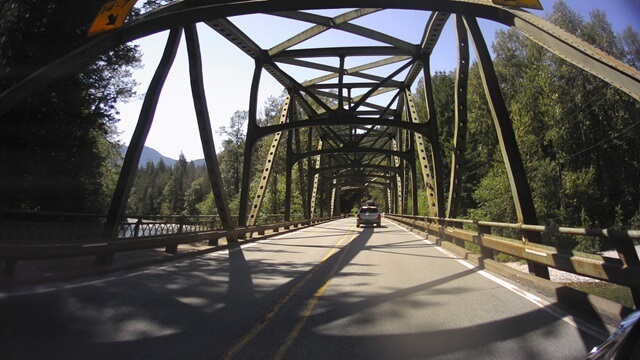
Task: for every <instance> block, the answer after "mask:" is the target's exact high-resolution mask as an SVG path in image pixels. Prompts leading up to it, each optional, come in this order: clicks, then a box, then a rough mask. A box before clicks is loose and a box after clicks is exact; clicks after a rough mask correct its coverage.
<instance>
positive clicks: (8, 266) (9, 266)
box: [4, 259, 18, 276]
mask: <svg viewBox="0 0 640 360" xmlns="http://www.w3.org/2000/svg"><path fill="white" fill-rule="evenodd" d="M17 264H18V261H17V260H16V259H5V261H4V274H5V275H6V276H13V275H14V274H15V273H16V265H17Z"/></svg>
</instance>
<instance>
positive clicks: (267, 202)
mask: <svg viewBox="0 0 640 360" xmlns="http://www.w3.org/2000/svg"><path fill="white" fill-rule="evenodd" d="M282 103H283V97H282V96H281V97H273V96H272V97H270V98H268V99H267V101H266V102H265V104H264V108H263V111H262V114H261V116H259V117H258V119H257V121H258V124H260V125H266V124H269V125H273V124H275V123H277V122H278V120H279V117H280V109H281V107H282ZM247 121H248V113H247V111H240V110H238V111H236V112H235V113H234V114H233V116H231V118H230V119H229V125H226V126H222V127H220V129H219V131H218V133H219V134H220V135H223V136H225V137H224V138H223V141H222V144H221V145H222V146H221V148H222V150H221V151H219V152H218V154H217V157H218V161H219V163H220V170H221V173H222V182H223V184H224V190H225V196H226V197H227V201H228V202H229V208H230V211H231V213H232V214H237V213H238V210H239V204H240V190H241V183H240V182H241V179H242V177H243V174H242V171H243V169H242V168H243V162H244V159H245V139H246V134H245V129H246V124H247ZM287 136H288V134H286V133H285V134H283V136H282V138H281V140H280V144H281V146H284V144H285V143H286V141H287ZM272 139H273V135H272V136H268V137H266V138H265V139H262V140H261V141H258V143H257V144H256V146H255V147H254V149H253V151H252V165H253V166H252V167H251V170H252V172H251V174H250V177H251V179H252V182H251V194H253V193H255V190H256V188H257V186H258V183H259V180H260V175H261V174H262V168H261V166H262V165H263V164H264V162H265V160H266V158H267V151H269V148H270V145H271V141H272ZM303 140H305V141H306V138H305V139H303ZM276 154H277V156H276V158H275V160H274V163H273V164H272V167H273V170H272V173H271V177H270V181H269V186H268V189H267V192H266V194H265V197H264V200H263V203H262V207H261V208H262V209H263V210H262V211H261V213H263V214H282V213H283V212H284V195H285V171H286V169H285V167H286V165H285V161H286V160H285V152H284V151H282V150H279V151H278V152H277V153H276ZM300 166H303V165H302V164H301V165H300ZM304 171H305V173H306V170H304ZM298 176H299V172H298V171H293V173H292V187H293V192H292V193H293V194H294V195H293V197H292V202H291V212H292V214H294V215H295V214H302V213H303V209H302V203H303V202H302V195H301V193H302V191H300V186H299V185H300V184H299V183H300V182H299V181H298V180H299V179H298ZM305 181H306V180H305ZM249 201H252V198H250V200H249ZM128 212H129V213H131V214H145V215H156V214H160V215H178V214H188V215H205V214H206V215H209V214H216V213H217V210H216V207H215V203H214V199H213V194H212V192H211V185H210V183H209V180H208V178H207V175H206V170H205V168H204V166H195V164H194V163H193V162H187V160H186V159H185V157H184V156H183V155H181V156H180V159H179V160H178V162H177V163H176V165H175V166H167V165H166V164H165V163H164V162H160V163H159V164H153V163H151V162H149V163H147V164H146V165H145V166H144V167H141V168H140V169H138V174H137V176H136V180H135V183H134V185H133V189H132V192H131V196H130V198H129V203H128Z"/></svg>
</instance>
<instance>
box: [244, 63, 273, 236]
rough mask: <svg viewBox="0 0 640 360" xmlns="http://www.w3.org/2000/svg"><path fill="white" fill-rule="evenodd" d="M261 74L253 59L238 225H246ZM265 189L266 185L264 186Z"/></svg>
mask: <svg viewBox="0 0 640 360" xmlns="http://www.w3.org/2000/svg"><path fill="white" fill-rule="evenodd" d="M261 74H262V63H261V62H259V61H258V60H256V61H255V67H254V70H253V80H252V81H251V94H250V97H249V121H248V122H247V135H246V139H245V145H244V162H243V166H242V181H241V183H240V205H239V207H240V208H239V209H238V226H239V227H244V226H246V225H247V207H248V204H249V188H250V185H251V175H250V174H251V161H252V158H253V156H252V155H253V147H254V145H255V143H256V141H257V140H258V139H257V135H256V132H257V130H258V123H257V122H256V121H257V118H258V90H259V85H260V76H261ZM265 189H266V186H265Z"/></svg>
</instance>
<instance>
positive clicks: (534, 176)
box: [0, 1, 640, 251]
mask: <svg viewBox="0 0 640 360" xmlns="http://www.w3.org/2000/svg"><path fill="white" fill-rule="evenodd" d="M36 3H40V4H41V2H36V1H22V2H20V5H19V6H17V7H15V8H12V9H14V10H15V11H14V12H8V13H9V14H13V15H12V16H10V17H5V18H3V19H1V20H0V35H2V39H6V38H7V36H6V34H8V33H12V32H18V30H20V31H19V32H20V33H21V34H25V35H23V36H22V38H20V39H12V40H11V41H13V42H12V43H10V44H4V43H3V46H2V47H0V65H2V68H4V69H8V68H12V67H15V64H18V63H19V62H20V61H22V60H24V59H25V58H29V57H37V56H40V58H38V62H37V63H38V64H44V63H46V62H47V61H50V59H52V58H55V57H56V56H57V55H59V54H62V53H64V51H66V50H65V49H69V48H73V46H75V45H74V43H73V41H71V42H70V43H68V44H66V43H65V44H62V43H56V44H51V51H50V52H51V53H47V55H46V56H43V55H42V54H33V53H28V51H29V49H32V47H30V46H21V45H20V44H25V43H27V44H29V41H32V42H33V43H34V44H35V43H37V42H42V41H43V40H42V37H43V36H44V35H43V33H46V32H47V31H49V30H51V29H50V28H47V27H52V26H54V27H64V26H68V25H66V24H62V23H55V22H52V23H46V24H40V26H39V27H35V28H32V29H31V30H29V31H26V29H28V28H27V26H28V25H29V24H28V23H25V22H24V21H23V20H25V19H26V18H25V14H28V13H31V14H33V13H34V12H37V11H52V10H51V9H53V8H54V7H56V6H57V7H60V6H63V5H60V4H56V5H55V6H53V5H52V7H38V5H37V4H36ZM51 3H52V4H53V3H54V2H51ZM148 3H149V6H153V5H154V4H155V5H157V2H154V1H148ZM88 4H93V5H92V6H93V7H92V6H90V5H88ZM96 4H98V3H97V2H87V4H86V7H87V9H86V11H87V12H90V11H93V9H94V8H95V6H96ZM16 9H17V10H16ZM57 10H58V11H61V9H60V8H58V9H57ZM62 10H64V9H62ZM3 11H4V10H3ZM3 13H4V12H3ZM27 18H28V16H27ZM32 18H33V17H32ZM547 20H549V21H550V22H552V23H553V24H555V25H557V26H559V27H561V28H563V29H565V30H566V31H568V32H569V33H571V34H573V35H575V36H577V37H579V38H581V39H582V40H584V41H587V42H589V43H591V44H593V45H594V46H596V47H598V48H599V49H601V50H603V51H605V52H606V53H608V54H611V55H613V56H614V57H616V58H619V59H620V60H622V61H624V62H625V63H626V64H628V65H629V66H631V67H633V68H636V69H639V68H640V35H639V34H638V33H637V32H636V31H634V30H633V29H632V28H631V27H628V28H626V29H625V30H624V31H622V32H621V33H615V32H614V31H613V29H612V25H611V23H610V21H609V20H608V19H607V18H606V15H605V13H604V12H602V11H594V12H592V13H591V14H590V16H589V18H588V19H584V18H582V17H581V16H580V15H578V14H577V13H576V12H574V11H573V10H571V9H570V8H569V7H568V6H567V5H566V4H565V3H564V2H562V1H559V2H556V3H555V5H554V8H553V10H552V12H551V13H550V15H549V17H548V19H547ZM72 29H73V26H68V29H63V30H60V31H67V32H69V33H73V31H72ZM71 39H76V43H78V42H79V41H80V35H77V34H76V36H75V37H71ZM3 41H4V40H3ZM10 49H12V50H11V51H9V50H10ZM492 49H493V55H494V66H495V69H496V72H497V74H498V78H499V81H500V86H501V89H502V93H503V96H504V98H505V100H506V103H507V106H508V108H509V111H510V114H511V120H512V123H513V127H514V130H515V133H516V137H517V141H518V146H519V149H520V152H521V154H522V158H523V161H524V165H525V168H526V172H527V176H528V179H529V182H530V185H531V188H532V192H533V197H534V202H535V208H536V211H537V213H538V219H539V222H540V223H541V224H545V225H549V226H560V225H563V226H572V227H587V228H610V227H611V228H620V229H629V228H633V229H639V228H640V186H639V184H640V142H638V139H640V125H639V123H640V115H639V114H640V104H639V103H638V102H637V101H635V100H633V99H632V98H631V97H630V96H628V95H626V94H624V93H623V92H622V91H619V90H618V89H616V88H614V87H613V86H612V85H610V84H608V83H606V82H604V81H602V80H600V79H598V78H595V77H594V76H592V75H590V74H588V73H587V72H585V71H583V70H581V69H579V68H577V67H575V66H573V65H571V64H569V63H567V62H566V61H565V60H563V59H561V58H559V57H557V56H555V55H553V54H551V53H549V52H548V51H547V50H545V49H543V48H542V47H540V46H539V45H537V44H535V43H533V42H532V41H530V40H529V39H528V38H526V37H524V36H523V35H522V34H520V33H519V32H517V31H515V30H506V31H498V33H497V34H496V37H495V42H494V43H493V44H492ZM137 51H138V50H137V49H136V48H135V47H134V46H123V47H120V48H118V49H116V50H114V51H112V52H110V53H109V54H105V55H104V56H103V57H101V58H100V59H99V60H98V61H97V62H96V63H94V64H92V65H91V66H90V67H89V68H88V69H87V70H86V71H84V72H83V73H81V74H80V75H77V76H75V77H72V78H67V79H65V80H63V81H62V82H60V83H56V85H51V86H49V87H47V88H46V89H44V90H42V92H41V93H40V94H37V95H34V96H32V97H31V98H30V99H29V100H28V102H27V104H25V105H23V106H21V107H20V108H18V109H15V110H13V111H12V112H11V113H9V114H5V115H3V117H2V118H0V121H1V122H2V126H3V129H4V131H3V132H2V135H0V144H1V145H0V146H2V148H1V149H0V150H2V151H0V156H1V157H2V158H1V159H0V164H1V165H0V171H1V172H2V174H3V176H2V180H1V181H2V183H1V184H0V189H1V190H0V191H2V194H1V196H0V207H2V208H9V209H23V210H43V211H63V212H64V211H67V212H69V211H73V212H86V213H98V214H100V213H105V212H106V209H107V207H108V203H109V200H110V196H111V194H112V192H113V189H114V187H115V182H116V180H117V174H118V171H119V166H120V161H121V158H120V157H119V152H118V151H117V147H118V146H119V144H117V142H116V141H115V136H114V134H115V131H116V124H117V116H118V114H117V107H116V106H117V102H119V101H120V102H122V101H127V100H128V99H129V100H132V99H134V98H135V97H136V96H139V95H137V94H135V93H134V92H133V90H132V89H133V87H134V82H133V80H132V76H131V71H133V69H135V68H136V66H139V54H138V52H137ZM0 76H1V77H0V91H3V90H4V89H6V88H8V87H9V86H10V85H11V84H13V83H15V82H16V81H18V80H19V79H20V78H21V76H24V74H7V73H2V74H0ZM454 84H455V73H454V72H446V71H436V72H435V73H434V74H433V77H432V86H433V93H434V97H435V102H436V109H437V111H438V114H437V117H438V122H439V131H440V133H439V137H440V144H441V149H440V151H441V153H442V154H443V158H444V161H445V163H446V164H445V170H446V171H447V172H448V171H449V170H448V169H449V163H450V161H451V149H452V145H451V144H452V138H453V131H454V129H453V126H454V125H453V124H454ZM98 86H99V89H101V91H97V87H98ZM69 89H77V90H74V91H69ZM468 94H469V102H468V118H469V127H468V130H467V131H468V132H467V137H468V139H467V144H468V145H467V153H466V154H465V158H466V171H465V174H464V181H463V195H462V196H463V197H462V204H461V210H460V212H459V217H461V218H469V219H477V220H491V221H501V222H515V220H516V216H515V209H514V207H513V200H512V196H511V192H510V187H509V183H508V179H507V176H506V171H505V167H504V164H503V160H502V155H501V153H500V149H499V146H498V141H497V137H496V132H495V129H494V126H493V121H492V118H491V115H490V112H489V109H488V105H487V101H486V98H485V95H484V91H483V86H482V82H481V78H480V74H479V69H478V65H477V64H476V63H473V64H472V65H471V70H470V77H469V89H468ZM414 98H415V99H417V101H418V108H419V109H420V113H421V117H422V119H425V118H426V115H425V114H426V105H425V100H424V99H425V96H424V82H422V81H421V82H420V83H419V84H418V86H417V87H416V89H415V93H414ZM283 99H284V95H280V96H272V97H270V98H269V99H268V100H267V102H266V103H265V104H263V106H262V110H260V114H259V116H258V121H259V122H260V124H262V125H265V124H274V123H276V122H277V120H278V117H279V113H280V108H281V105H282V103H283ZM33 104H39V106H34V105H33ZM63 109H65V110H64V111H63ZM52 114H53V115H52ZM54 120H55V121H57V122H58V124H64V126H55V127H54V126H47V124H52V123H53V122H54ZM247 121H248V113H247V111H245V110H238V111H236V113H235V114H234V115H233V116H232V117H231V118H230V119H229V122H228V124H227V125H225V126H223V127H220V128H219V129H218V130H217V131H218V132H219V133H220V134H221V135H222V136H223V137H224V140H223V142H222V143H221V144H216V148H217V150H218V160H219V162H220V166H221V172H222V175H223V183H224V189H225V192H226V196H227V199H228V201H229V205H230V208H231V212H232V213H234V214H237V213H238V207H239V197H240V194H239V193H240V180H241V179H242V177H243V176H249V177H250V179H251V181H252V189H254V188H255V187H256V185H257V182H258V180H259V177H260V174H259V173H258V170H256V169H257V168H260V167H261V166H262V164H264V161H265V159H266V155H267V151H268V146H269V145H268V144H270V141H271V137H267V138H265V139H263V141H262V142H260V143H259V145H258V146H256V148H254V152H253V153H252V154H245V153H244V151H245V150H244V149H245V129H246V122H247ZM27 124H28V125H29V126H34V124H38V126H41V129H42V130H41V131H42V132H43V134H40V136H41V138H39V140H35V139H34V138H31V137H30V136H29V135H28V134H29V133H28V132H27V131H25V126H27ZM34 136H35V135H34ZM286 136H287V134H286V133H283V139H282V141H283V142H284V141H285V140H286ZM300 136H301V139H296V141H300V142H301V143H306V141H307V140H306V137H307V136H308V132H306V131H301V134H300ZM42 139H44V141H43V140H42ZM69 144H72V145H71V146H69ZM17 148H18V149H25V148H27V149H30V151H29V152H24V153H20V154H17V153H15V152H12V150H13V149H17ZM68 148H72V149H73V150H72V152H71V153H69V151H68V150H66V151H63V150H64V149H68ZM244 156H251V157H252V159H253V160H252V161H253V166H252V173H251V174H243V173H242V163H243V159H244ZM308 166H309V164H308V163H307V162H300V163H299V164H297V165H296V167H297V169H294V171H293V177H294V179H293V181H292V185H293V191H292V194H294V196H292V203H291V206H292V207H291V213H292V214H295V216H303V214H304V213H305V209H304V208H303V205H302V204H303V203H304V202H305V200H306V199H305V197H306V196H307V189H303V186H304V183H305V182H306V181H307V180H306V179H304V177H305V176H306V174H307V169H308ZM271 176H272V177H271V179H270V182H269V185H268V190H267V193H266V195H265V199H264V202H263V206H262V213H264V214H281V213H283V211H284V201H285V200H284V199H285V197H284V193H285V181H284V179H285V154H284V151H279V152H278V154H277V157H276V160H275V164H274V165H273V171H272V174H271ZM96 178H98V179H101V181H99V182H96V181H94V179H96ZM421 178H422V177H421V175H420V174H418V179H421ZM444 178H445V186H444V189H445V192H446V191H447V190H448V189H449V185H448V183H447V182H448V178H449V174H448V173H447V174H445V176H444ZM419 183H420V182H419ZM417 191H418V194H419V197H418V198H419V204H418V208H419V213H420V214H421V215H429V213H428V212H429V210H428V207H427V206H426V203H427V202H426V192H425V190H424V189H423V187H422V186H420V187H419V188H418V189H417ZM252 193H253V191H252ZM445 195H446V194H445ZM383 196H384V195H383V194H382V193H364V192H362V191H360V192H358V191H351V192H349V191H346V192H343V193H342V198H341V201H340V206H339V208H340V211H341V212H349V211H351V209H352V208H353V207H354V206H357V204H358V202H359V201H360V200H361V199H362V198H368V197H373V198H378V199H381V198H383ZM324 200H325V202H326V199H324ZM325 205H326V204H325ZM320 208H323V209H324V211H326V206H320ZM408 208H409V209H410V208H411V206H408ZM127 209H128V212H129V213H130V214H140V215H142V214H146V215H160V214H161V215H170V214H189V215H197V214H215V212H216V210H215V205H214V202H213V196H212V193H211V189H210V185H209V182H208V180H207V179H206V170H205V169H204V168H203V167H197V166H195V165H194V164H193V162H187V160H186V159H185V157H184V156H181V157H180V159H179V160H178V162H177V163H176V164H175V165H174V166H168V165H166V164H164V163H162V162H160V163H158V164H153V163H147V164H144V165H143V166H141V167H140V168H139V169H138V173H137V176H136V180H135V184H134V186H133V189H132V192H131V196H130V198H129V203H128V207H127ZM548 242H550V243H552V244H553V245H562V246H563V247H568V248H572V249H577V250H582V251H596V250H598V249H600V248H601V247H602V246H603V245H602V244H600V243H598V240H597V239H595V240H593V239H592V240H589V239H579V240H575V239H564V238H553V239H550V240H548Z"/></svg>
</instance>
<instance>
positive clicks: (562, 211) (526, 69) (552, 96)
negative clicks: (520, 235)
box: [416, 2, 640, 251]
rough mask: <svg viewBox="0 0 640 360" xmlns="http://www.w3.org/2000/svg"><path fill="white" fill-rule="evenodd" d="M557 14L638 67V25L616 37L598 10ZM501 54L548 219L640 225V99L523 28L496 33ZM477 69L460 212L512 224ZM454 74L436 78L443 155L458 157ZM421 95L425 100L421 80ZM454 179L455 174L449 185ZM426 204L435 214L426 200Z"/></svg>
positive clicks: (521, 142) (518, 130)
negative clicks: (586, 13)
mask: <svg viewBox="0 0 640 360" xmlns="http://www.w3.org/2000/svg"><path fill="white" fill-rule="evenodd" d="M549 20H550V21H551V22H552V23H554V24H555V25H557V26H560V27H562V28H564V29H565V30H567V31H568V32H570V33H572V34H574V35H575V36H577V37H579V38H582V39H583V40H585V41H587V42H589V43H591V44H593V45H595V46H596V47H598V48H600V49H601V50H603V51H605V52H607V53H609V54H611V55H613V56H614V57H617V58H618V59H620V60H623V61H626V62H627V63H628V64H629V65H631V66H635V67H638V64H639V62H638V58H639V57H640V47H639V46H638V43H640V36H639V35H638V33H636V32H635V31H633V30H632V29H631V28H627V29H625V30H624V32H623V33H622V34H619V35H615V34H614V32H613V31H612V28H611V24H610V23H609V22H608V21H607V19H606V16H605V14H604V13H603V12H601V11H594V12H592V13H591V16H590V19H589V20H587V21H585V20H583V19H582V18H581V17H580V16H579V15H577V14H576V13H575V12H573V11H571V10H570V9H569V8H568V7H567V6H566V4H565V3H563V2H557V3H556V5H555V6H554V8H553V12H552V14H551V15H550V18H549ZM493 53H494V66H495V69H496V73H497V75H498V79H499V81H500V86H501V89H502V94H503V96H504V99H505V102H506V104H507V107H508V109H509V111H510V115H511V121H512V123H513V127H514V131H515V134H516V138H517V141H518V146H519V149H520V152H521V154H522V158H523V162H524V165H525V168H526V172H527V176H528V179H529V183H530V186H531V189H532V193H533V197H534V202H535V207H536V211H537V214H538V219H539V221H540V223H542V224H546V225H566V226H576V227H619V228H628V227H634V228H638V227H640V186H638V184H639V183H640V147H639V146H638V142H637V140H634V139H638V138H639V137H640V126H638V123H639V122H640V119H639V118H638V113H639V111H640V106H639V104H638V102H637V101H635V100H634V99H632V98H631V97H630V96H627V95H626V94H624V93H623V92H622V91H619V90H618V89H616V88H614V87H613V86H611V85H609V84H608V83H606V82H604V81H602V80H600V79H598V78H596V77H595V76H592V75H590V74H589V73H587V72H585V71H583V70H581V69H579V68H577V67H575V66H573V65H571V64H569V63H567V62H566V61H565V60H563V59H561V58H559V57H557V56H555V55H553V54H551V53H550V52H548V51H547V50H545V49H543V48H542V47H540V46H538V45H537V44H535V43H533V42H532V41H531V40H529V39H527V38H526V37H524V36H523V35H522V34H521V33H519V32H517V31H516V30H513V29H511V30H507V31H498V33H497V34H496V39H495V42H494V44H493ZM470 72H471V74H470V78H469V90H468V94H469V100H468V107H469V110H468V115H469V126H468V140H467V151H466V155H465V156H466V160H467V164H466V170H467V171H466V174H465V176H464V190H463V194H462V213H461V214H460V215H461V216H463V217H470V218H475V219H481V220H492V221H505V222H514V221H515V219H516V216H515V209H514V206H513V200H512V195H511V190H510V187H509V182H508V180H507V176H506V171H505V167H504V163H503V160H502V155H501V153H500V150H499V147H498V142H497V137H496V133H495V129H494V127H493V120H492V119H491V115H490V113H489V109H488V107H487V101H486V97H485V95H484V92H483V89H482V82H481V78H480V75H479V68H478V66H477V64H474V65H473V66H472V68H471V71H470ZM443 77H444V78H446V79H448V80H443V79H442V78H443ZM454 80H455V74H454V73H453V72H452V73H448V74H445V73H436V74H435V75H434V77H433V91H434V98H435V99H436V102H437V103H438V104H437V108H438V122H439V126H440V128H439V130H440V140H441V144H443V145H442V149H441V152H442V153H443V154H444V155H445V156H444V157H445V159H444V160H445V161H450V160H449V159H450V154H449V155H447V152H449V153H450V150H449V149H450V147H451V146H452V145H449V144H452V140H451V138H452V129H451V128H450V127H449V126H450V124H452V123H453V114H452V113H449V112H448V111H447V110H446V109H453V108H454V99H453V93H454V91H455V90H454V85H453V84H454ZM421 86H423V85H421ZM417 92H418V94H417V95H416V96H418V97H420V98H422V99H424V95H423V93H422V92H423V87H419V88H418V91H417ZM422 101H424V100H422ZM441 109H445V110H441ZM425 111H426V110H424V108H423V109H422V113H423V116H425V115H424V113H425ZM447 180H448V174H447V175H446V179H445V191H446V190H448V186H447V185H446V181H447ZM420 211H421V213H423V214H426V213H428V209H427V208H426V207H421V208H420ZM546 242H547V243H551V244H553V245H560V246H564V247H570V248H574V247H575V246H576V245H577V246H578V249H580V250H588V251H593V250H598V248H599V247H600V244H597V243H594V242H593V241H591V242H589V241H586V240H585V241H583V242H580V243H579V244H576V243H575V240H568V239H564V238H562V237H555V238H550V239H546Z"/></svg>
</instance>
